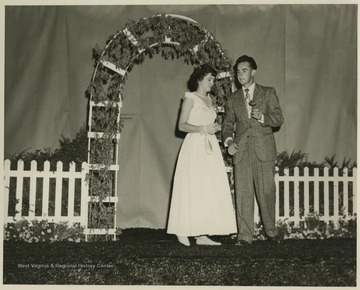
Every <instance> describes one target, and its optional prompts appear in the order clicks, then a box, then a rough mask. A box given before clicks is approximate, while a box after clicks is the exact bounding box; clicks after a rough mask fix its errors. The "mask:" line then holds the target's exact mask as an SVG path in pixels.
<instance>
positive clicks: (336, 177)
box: [4, 160, 357, 234]
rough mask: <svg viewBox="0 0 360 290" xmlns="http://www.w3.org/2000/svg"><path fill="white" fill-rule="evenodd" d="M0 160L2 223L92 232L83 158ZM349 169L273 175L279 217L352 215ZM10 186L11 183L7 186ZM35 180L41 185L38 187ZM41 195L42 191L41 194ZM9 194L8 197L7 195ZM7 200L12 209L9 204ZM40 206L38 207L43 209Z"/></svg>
mask: <svg viewBox="0 0 360 290" xmlns="http://www.w3.org/2000/svg"><path fill="white" fill-rule="evenodd" d="M4 165H5V168H4V175H5V176H4V181H5V183H4V185H5V192H4V198H5V221H6V222H13V221H14V220H20V219H27V220H33V219H47V220H48V221H50V222H60V221H68V222H70V223H80V224H81V225H82V226H84V227H85V229H86V231H85V233H87V234H88V233H89V232H90V229H88V203H89V202H90V201H91V198H90V197H89V187H88V184H87V180H86V177H87V174H88V173H89V165H88V164H87V163H86V162H84V163H82V166H81V171H76V170H75V164H74V163H71V164H70V167H69V170H68V171H64V170H63V164H62V162H60V161H59V162H58V163H57V166H56V171H51V170H50V163H49V162H48V161H46V162H45V163H44V168H43V170H38V168H37V162H36V161H32V162H31V168H30V170H24V162H23V161H22V160H19V161H18V163H17V169H16V170H11V162H10V160H5V163H4ZM348 172H349V170H347V169H346V168H345V169H344V170H343V174H342V175H340V174H339V169H338V168H335V169H334V172H333V174H329V169H328V168H325V169H324V173H323V175H321V176H320V175H319V169H315V171H314V174H313V175H309V169H308V168H305V170H304V174H302V175H300V174H299V168H295V170H294V174H293V175H290V174H289V170H288V169H285V171H284V176H279V175H276V177H275V181H276V188H277V193H276V199H277V200H276V205H277V206H276V218H277V220H284V219H287V220H289V221H293V222H294V223H295V224H298V223H300V222H301V221H303V220H304V218H305V217H306V216H307V214H309V213H313V212H317V213H319V214H320V218H321V220H323V221H325V222H327V223H329V222H330V221H334V222H336V221H337V220H338V219H339V218H340V217H343V218H345V219H349V218H351V217H353V216H354V215H355V214H356V197H357V196H356V195H357V186H356V181H357V169H356V168H353V169H352V175H351V176H349V174H348ZM11 179H12V181H11ZM26 179H27V180H26ZM64 180H67V183H66V184H68V185H67V186H66V188H63V181H64ZM54 181H55V185H54ZM25 182H28V186H26V188H29V190H28V191H29V192H25V190H24V188H25V186H24V183H25ZM76 182H77V183H78V184H80V185H78V186H80V204H75V183H76ZM50 183H52V184H53V186H55V194H54V196H51V198H50ZM15 184H16V185H15ZM14 185H15V188H11V186H12V187H14ZM39 185H41V186H40V188H39ZM39 191H40V192H39ZM10 192H12V194H11V193H10ZM64 192H65V193H66V195H67V202H66V203H67V206H66V208H67V209H66V210H64V209H62V206H63V204H64V201H63V195H64ZM14 193H15V194H14ZM281 193H282V194H281ZM24 195H26V196H27V199H26V198H24ZM39 195H41V198H40V199H39V198H38V197H39ZM37 196H38V197H37ZM10 198H11V199H12V201H10V200H9V199H10ZM50 199H52V200H53V201H52V204H53V209H52V210H51V212H49V209H50V206H49V201H50ZM14 200H16V201H17V202H14ZM23 200H28V204H24V203H23ZM39 200H40V202H41V204H40V205H39ZM78 202H79V201H78ZM11 205H12V206H13V207H15V208H13V209H11ZM36 205H37V207H36ZM330 205H331V207H330ZM38 207H41V210H40V209H39V208H38ZM75 207H78V208H79V210H77V211H75V210H74V208H75ZM24 208H27V210H24ZM64 212H66V214H65V213H64ZM255 220H256V221H258V220H259V215H258V207H257V206H255Z"/></svg>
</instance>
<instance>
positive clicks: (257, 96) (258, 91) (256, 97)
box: [253, 83, 261, 103]
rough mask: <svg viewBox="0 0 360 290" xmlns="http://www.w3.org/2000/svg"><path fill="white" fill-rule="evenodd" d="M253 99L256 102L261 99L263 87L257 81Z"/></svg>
mask: <svg viewBox="0 0 360 290" xmlns="http://www.w3.org/2000/svg"><path fill="white" fill-rule="evenodd" d="M253 99H254V101H255V102H256V103H258V102H259V101H260V100H261V88H260V86H259V85H258V84H257V83H255V88H254V95H253Z"/></svg>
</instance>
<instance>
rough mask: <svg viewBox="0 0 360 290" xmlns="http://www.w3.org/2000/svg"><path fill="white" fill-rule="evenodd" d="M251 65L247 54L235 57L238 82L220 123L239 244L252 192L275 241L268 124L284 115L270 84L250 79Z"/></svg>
mask: <svg viewBox="0 0 360 290" xmlns="http://www.w3.org/2000/svg"><path fill="white" fill-rule="evenodd" d="M256 69H257V65H256V62H255V60H254V59H253V58H252V57H249V56H247V55H243V56H241V57H239V58H238V59H237V61H236V63H235V65H234V70H235V77H236V80H237V81H238V82H239V83H240V84H241V87H240V88H239V89H238V90H237V91H235V92H233V93H232V94H231V95H230V96H229V97H228V100H227V103H226V105H225V113H226V115H225V119H224V125H223V140H225V141H224V143H225V146H227V147H228V152H229V154H230V155H233V165H234V180H235V193H236V207H237V213H236V216H237V224H238V236H237V242H236V245H239V246H243V245H248V244H251V243H252V240H253V235H254V196H255V195H256V198H257V200H258V204H259V209H260V213H261V220H262V222H263V225H264V229H265V232H266V234H267V236H268V237H269V239H270V240H273V241H278V238H277V235H278V231H277V228H276V225H275V223H276V221H275V201H276V198H275V194H276V187H275V180H274V178H275V160H276V159H277V151H276V146H275V139H274V135H273V128H276V127H280V126H281V124H282V123H283V121H284V118H283V115H282V110H281V108H280V105H279V100H278V97H277V95H276V92H275V89H274V88H271V87H265V86H261V85H259V84H257V83H255V80H254V76H255V74H256ZM234 126H235V127H236V130H235V135H234V138H233V133H234Z"/></svg>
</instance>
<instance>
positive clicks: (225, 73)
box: [87, 14, 232, 238]
mask: <svg viewBox="0 0 360 290" xmlns="http://www.w3.org/2000/svg"><path fill="white" fill-rule="evenodd" d="M161 17H162V18H161ZM164 17H167V18H171V20H174V21H179V23H180V22H181V23H182V24H184V23H188V24H189V29H196V31H197V33H198V34H200V35H202V34H203V35H204V37H203V39H201V40H200V41H199V43H197V44H196V45H194V46H193V47H191V48H189V49H188V50H187V52H186V53H185V54H188V56H189V57H190V59H191V62H193V63H192V64H193V65H198V64H201V63H202V62H208V61H209V59H206V60H203V59H202V57H201V56H198V55H197V54H200V53H202V54H204V52H205V50H206V45H207V43H209V42H212V45H213V47H215V48H216V49H217V50H218V57H219V58H223V59H225V60H227V63H228V64H230V60H229V58H228V57H227V56H226V53H225V52H224V51H223V49H222V47H221V45H219V43H217V42H216V40H215V39H214V37H213V36H212V35H211V33H209V32H208V31H207V30H206V29H205V28H203V27H202V26H201V25H200V24H199V23H197V22H196V21H195V20H193V19H191V18H188V17H185V16H181V15H174V14H166V15H154V16H152V17H150V18H143V19H140V20H138V22H140V21H144V20H146V19H149V21H150V20H151V21H152V23H154V22H155V23H156V21H157V19H159V21H160V20H161V19H164ZM136 23H137V22H135V23H134V24H136ZM137 34H139V33H137ZM147 34H148V32H147V33H143V34H142V35H137V36H134V34H133V33H132V32H131V25H130V26H127V27H126V28H124V29H123V30H120V31H118V32H117V33H116V34H115V35H114V36H113V37H112V39H110V41H109V42H108V43H107V45H106V47H105V49H104V50H103V51H102V53H101V54H100V57H98V60H97V63H96V65H95V70H94V74H93V77H92V84H93V89H92V90H90V102H89V115H88V140H89V142H88V152H89V154H88V164H89V168H90V170H91V171H92V172H96V171H99V170H102V169H104V168H106V170H107V171H109V172H112V173H113V180H112V182H111V183H112V189H111V193H109V194H108V196H107V197H106V199H104V200H102V202H106V203H108V204H111V205H112V206H114V208H115V209H116V204H117V202H118V197H117V196H116V194H117V172H118V170H119V164H118V141H117V140H119V139H120V120H121V119H120V115H121V114H120V112H121V108H122V103H123V96H122V87H123V85H124V83H125V79H126V76H127V74H128V73H129V72H130V70H131V68H132V66H133V65H134V64H136V61H137V60H138V59H139V58H140V57H144V54H146V53H147V52H149V51H151V49H153V48H155V47H156V46H162V47H163V46H171V47H179V46H181V45H182V44H181V43H180V42H178V41H177V39H171V37H168V36H167V35H166V33H165V34H163V35H162V36H163V38H162V41H157V42H152V43H147V44H146V46H144V42H145V43H146V42H147V40H150V39H151V37H148V35H147ZM169 34H170V35H171V34H172V33H169ZM121 39H122V40H123V41H124V42H126V43H127V44H126V45H127V47H128V54H133V55H132V56H131V60H130V61H129V62H128V63H127V64H126V65H125V66H124V64H123V63H122V60H121V59H116V58H113V57H111V55H112V52H111V49H112V47H113V46H114V43H115V42H116V43H118V42H119V41H120V40H121ZM126 45H125V48H124V49H123V50H122V52H123V53H124V54H125V55H126V54H127V51H126ZM129 45H130V46H129ZM134 51H135V52H136V53H135V54H134ZM181 56H184V53H183V55H181ZM114 59H116V60H115V61H114ZM213 61H214V64H215V65H214V66H215V67H216V63H218V62H216V59H215V60H213ZM125 63H126V62H125ZM223 63H224V61H223ZM223 68H224V67H223ZM223 68H221V67H220V73H219V74H218V76H217V79H219V80H225V82H228V83H229V84H230V85H229V86H230V87H231V82H232V81H231V72H230V66H229V65H227V66H226V67H225V70H223ZM217 69H218V71H219V67H217ZM105 71H108V72H110V71H111V72H112V73H113V74H115V75H116V77H117V82H118V83H117V84H116V85H117V89H118V92H117V98H116V99H112V100H107V99H106V98H104V97H103V96H102V97H99V93H97V92H99V91H100V92H102V93H103V94H104V92H105V91H106V88H102V87H100V88H99V86H101V84H100V85H99V83H98V84H96V80H97V77H99V74H104V73H105ZM95 88H96V89H95ZM105 95H106V93H105ZM112 108H113V109H114V110H115V111H116V114H115V115H116V116H115V119H116V126H115V127H116V128H117V130H116V131H114V130H112V131H111V132H110V133H109V132H106V130H105V131H104V130H98V129H96V127H97V126H96V125H97V124H96V122H98V121H97V119H96V117H94V116H95V115H96V113H95V111H96V110H101V109H103V110H104V111H106V110H111V109H112ZM109 136H110V137H109ZM103 138H104V139H105V138H110V139H112V140H113V142H114V143H113V144H114V146H113V149H112V150H113V152H112V154H111V155H112V158H113V160H112V162H111V164H109V163H107V162H105V161H104V160H100V162H98V161H96V158H95V157H94V155H96V154H95V153H94V148H92V147H93V146H92V144H93V141H94V140H101V139H103ZM95 150H96V149H95ZM97 150H101V149H97ZM106 163H107V164H106ZM89 188H90V189H89V190H90V193H89V195H90V196H91V197H92V199H91V202H99V198H98V197H97V196H96V194H94V193H93V192H92V191H93V189H92V187H91V185H90V187H89ZM115 230H116V212H114V216H113V226H112V228H107V229H106V230H104V229H99V228H95V229H92V230H91V231H90V230H87V231H88V232H87V234H103V233H106V234H110V235H114V238H115Z"/></svg>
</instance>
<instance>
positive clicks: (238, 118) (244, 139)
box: [222, 83, 284, 164]
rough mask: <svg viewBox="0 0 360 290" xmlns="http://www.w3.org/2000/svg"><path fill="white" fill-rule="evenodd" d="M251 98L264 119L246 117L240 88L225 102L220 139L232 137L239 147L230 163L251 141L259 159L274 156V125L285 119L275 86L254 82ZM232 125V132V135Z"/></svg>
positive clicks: (265, 159)
mask: <svg viewBox="0 0 360 290" xmlns="http://www.w3.org/2000/svg"><path fill="white" fill-rule="evenodd" d="M253 100H254V101H255V102H256V105H255V106H256V108H259V109H260V110H261V111H262V113H263V115H264V123H260V122H259V121H257V120H255V119H254V118H250V119H249V117H248V113H247V109H246V102H245V98H244V93H243V90H242V89H239V90H237V91H235V92H233V93H232V94H231V95H230V96H229V97H228V100H227V102H226V104H225V118H224V124H223V132H222V134H223V140H224V141H225V140H226V139H227V138H228V137H232V138H233V139H234V142H236V143H237V144H238V145H239V151H238V152H237V153H236V154H235V155H234V156H233V163H234V164H237V163H239V162H240V161H241V159H242V157H243V156H244V154H247V153H246V147H247V145H251V146H252V147H253V148H254V150H255V153H256V155H257V157H258V158H259V160H260V161H271V160H276V159H277V151H276V145H275V138H274V135H273V128H275V127H280V126H281V125H282V123H283V122H284V118H283V114H282V110H281V107H280V104H279V100H278V97H277V95H276V91H275V89H274V88H271V87H265V86H261V85H259V84H257V83H256V84H255V88H254V95H253ZM234 129H235V135H234Z"/></svg>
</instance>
